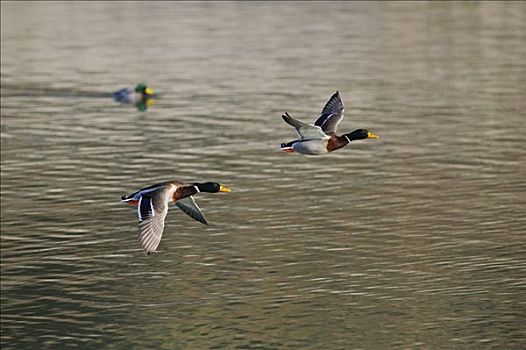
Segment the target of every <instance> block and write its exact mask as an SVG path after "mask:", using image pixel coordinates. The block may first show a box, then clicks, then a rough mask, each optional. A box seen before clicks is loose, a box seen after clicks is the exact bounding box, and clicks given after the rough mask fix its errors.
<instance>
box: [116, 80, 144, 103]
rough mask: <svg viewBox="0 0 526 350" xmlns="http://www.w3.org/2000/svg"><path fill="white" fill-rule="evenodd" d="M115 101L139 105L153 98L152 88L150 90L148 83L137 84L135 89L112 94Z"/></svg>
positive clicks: (125, 89)
mask: <svg viewBox="0 0 526 350" xmlns="http://www.w3.org/2000/svg"><path fill="white" fill-rule="evenodd" d="M112 96H113V99H114V100H115V101H117V102H122V103H139V102H144V101H146V100H148V99H150V98H151V97H152V96H153V90H152V88H149V87H148V86H147V85H146V83H140V84H137V86H136V87H135V89H132V88H124V89H120V90H119V91H116V92H114V93H113V94H112Z"/></svg>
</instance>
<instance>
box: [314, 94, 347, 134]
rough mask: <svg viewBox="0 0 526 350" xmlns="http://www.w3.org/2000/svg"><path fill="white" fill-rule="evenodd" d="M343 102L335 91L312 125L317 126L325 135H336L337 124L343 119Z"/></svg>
mask: <svg viewBox="0 0 526 350" xmlns="http://www.w3.org/2000/svg"><path fill="white" fill-rule="evenodd" d="M343 112H344V107H343V102H342V100H341V98H340V93H339V92H338V91H336V92H335V93H334V94H333V95H332V96H331V98H330V99H329V101H328V102H327V103H326V104H325V106H324V107H323V109H322V111H321V115H320V116H319V117H318V119H316V121H315V122H314V125H317V126H319V127H320V128H321V129H322V130H323V131H324V132H325V133H327V134H329V133H336V129H337V128H338V124H340V122H341V121H342V119H343Z"/></svg>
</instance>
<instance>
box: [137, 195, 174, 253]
mask: <svg viewBox="0 0 526 350" xmlns="http://www.w3.org/2000/svg"><path fill="white" fill-rule="evenodd" d="M163 190H164V189H159V190H157V191H163ZM157 191H152V192H151V193H148V194H143V195H142V196H141V197H140V198H139V202H138V205H137V215H138V217H139V234H138V238H139V241H140V242H141V245H142V247H143V249H144V251H145V252H146V254H150V253H152V252H154V251H155V250H156V249H157V247H158V246H159V242H161V237H162V235H163V230H164V219H165V218H166V214H167V213H168V205H167V201H166V200H165V199H164V196H163V193H157V194H158V195H155V194H156V193H155V192H157ZM159 194H160V195H159Z"/></svg>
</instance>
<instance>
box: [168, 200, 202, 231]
mask: <svg viewBox="0 0 526 350" xmlns="http://www.w3.org/2000/svg"><path fill="white" fill-rule="evenodd" d="M175 205H177V207H178V208H179V209H181V210H182V211H183V212H184V213H185V214H188V215H189V216H190V217H192V218H193V219H195V220H197V221H199V222H201V223H203V224H205V225H208V221H206V218H205V216H204V214H203V212H202V211H201V209H200V208H199V207H198V206H197V203H196V202H195V199H194V197H192V196H188V197H186V198H183V199H178V200H177V201H176V202H175Z"/></svg>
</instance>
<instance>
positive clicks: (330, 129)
mask: <svg viewBox="0 0 526 350" xmlns="http://www.w3.org/2000/svg"><path fill="white" fill-rule="evenodd" d="M343 111H344V107H343V102H342V100H341V98H340V93H339V91H336V92H335V93H334V94H333V95H332V96H331V98H330V99H329V101H328V102H327V103H326V104H325V106H324V107H323V109H322V111H321V115H320V116H319V117H318V119H316V121H315V122H314V124H306V123H303V122H301V121H299V120H296V119H294V118H292V117H291V116H290V115H289V114H288V113H287V112H285V114H284V115H282V118H283V120H285V122H287V123H288V124H289V125H291V126H293V127H294V128H295V129H296V132H297V133H298V135H299V137H300V139H298V140H294V141H291V142H288V143H282V144H281V150H283V151H285V152H298V153H303V154H309V155H320V154H326V153H329V152H333V151H336V150H337V149H340V148H342V147H345V146H347V145H348V144H349V143H350V142H351V141H354V140H363V139H367V138H369V139H378V138H380V137H379V136H378V135H375V134H373V133H372V132H369V131H368V130H365V129H358V130H354V131H353V132H350V133H348V134H343V135H341V136H337V135H336V128H337V127H338V124H340V122H341V121H342V119H343Z"/></svg>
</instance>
